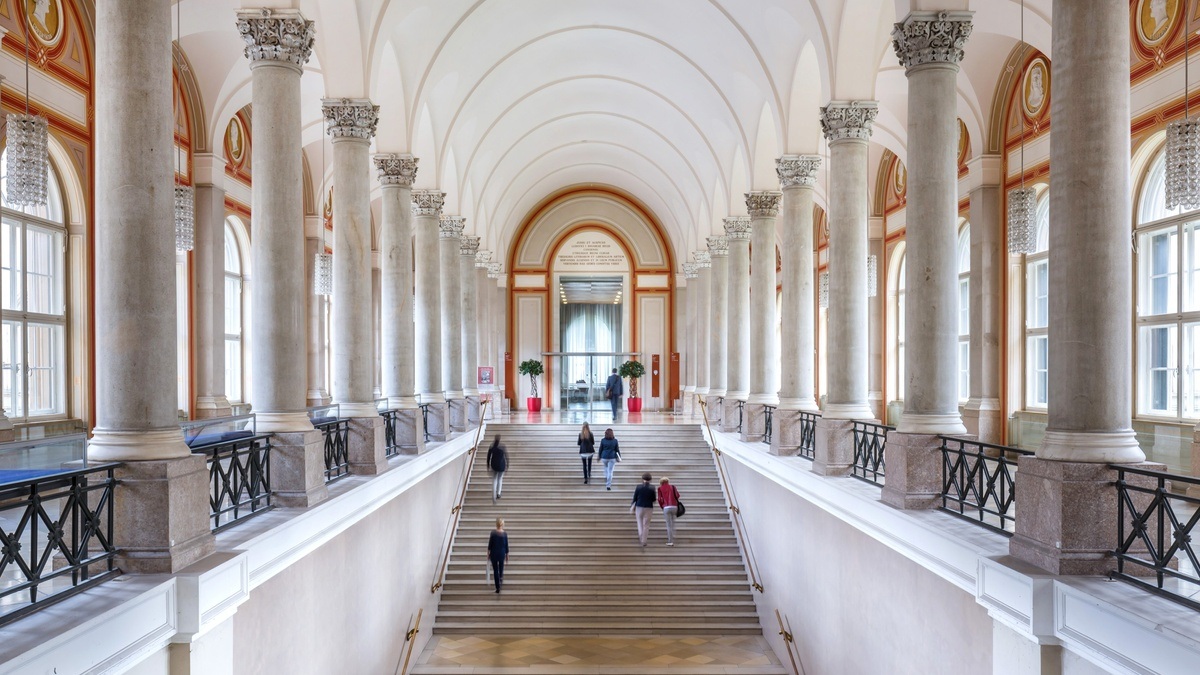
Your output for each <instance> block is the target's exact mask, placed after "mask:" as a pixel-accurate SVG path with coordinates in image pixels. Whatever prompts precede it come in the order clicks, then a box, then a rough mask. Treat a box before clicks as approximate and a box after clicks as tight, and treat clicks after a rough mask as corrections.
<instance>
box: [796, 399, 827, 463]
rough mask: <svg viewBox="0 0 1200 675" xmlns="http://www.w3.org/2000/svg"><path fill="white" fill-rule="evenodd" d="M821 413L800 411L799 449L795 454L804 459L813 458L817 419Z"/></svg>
mask: <svg viewBox="0 0 1200 675" xmlns="http://www.w3.org/2000/svg"><path fill="white" fill-rule="evenodd" d="M820 417H821V413H817V412H808V411H805V410H801V411H800V450H799V452H798V453H797V454H799V455H800V456H801V457H804V458H806V459H812V458H813V448H815V447H816V440H817V420H818V419H819V418H820Z"/></svg>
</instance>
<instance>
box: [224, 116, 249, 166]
mask: <svg viewBox="0 0 1200 675" xmlns="http://www.w3.org/2000/svg"><path fill="white" fill-rule="evenodd" d="M225 156H226V157H228V158H229V161H230V162H231V163H233V164H234V165H235V166H236V165H239V164H241V163H242V159H243V158H244V157H245V156H246V129H245V128H244V127H243V126H242V120H241V119H239V118H238V117H237V116H236V115H235V116H234V117H232V118H231V119H230V120H229V126H227V127H225Z"/></svg>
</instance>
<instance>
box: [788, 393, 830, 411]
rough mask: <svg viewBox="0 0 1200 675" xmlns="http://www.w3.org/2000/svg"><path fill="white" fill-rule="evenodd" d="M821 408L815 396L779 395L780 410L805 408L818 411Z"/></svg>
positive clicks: (805, 409)
mask: <svg viewBox="0 0 1200 675" xmlns="http://www.w3.org/2000/svg"><path fill="white" fill-rule="evenodd" d="M820 409H821V407H820V406H818V405H817V400H816V399H814V398H795V397H792V396H788V397H783V396H780V397H779V410H803V411H805V412H817V411H819V410H820Z"/></svg>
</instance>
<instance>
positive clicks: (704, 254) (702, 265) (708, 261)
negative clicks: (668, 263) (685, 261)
mask: <svg viewBox="0 0 1200 675" xmlns="http://www.w3.org/2000/svg"><path fill="white" fill-rule="evenodd" d="M692 260H695V261H696V269H697V270H703V269H708V268H709V267H712V256H710V255H709V254H708V251H692Z"/></svg>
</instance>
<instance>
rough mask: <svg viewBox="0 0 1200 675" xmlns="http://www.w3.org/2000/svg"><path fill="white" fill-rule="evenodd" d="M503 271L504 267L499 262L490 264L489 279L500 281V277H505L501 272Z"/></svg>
mask: <svg viewBox="0 0 1200 675" xmlns="http://www.w3.org/2000/svg"><path fill="white" fill-rule="evenodd" d="M501 269H502V266H501V265H500V263H498V262H494V263H488V266H487V271H488V278H489V279H499V278H500V277H502V276H504V273H503V272H501V271H500V270H501Z"/></svg>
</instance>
